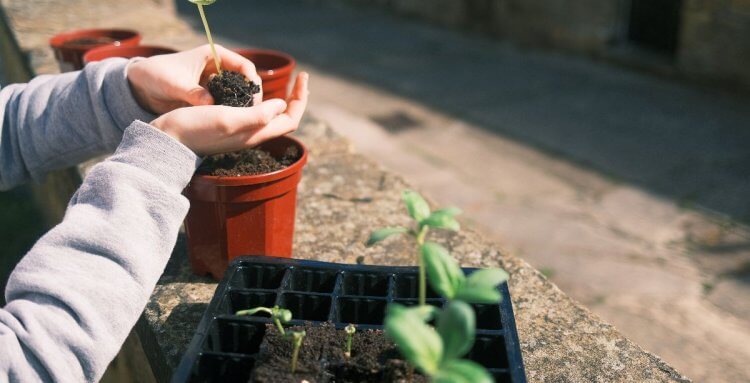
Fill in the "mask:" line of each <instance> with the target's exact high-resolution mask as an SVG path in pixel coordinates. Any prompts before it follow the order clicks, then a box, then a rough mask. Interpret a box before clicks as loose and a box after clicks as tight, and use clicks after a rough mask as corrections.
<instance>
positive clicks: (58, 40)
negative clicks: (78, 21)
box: [49, 28, 141, 50]
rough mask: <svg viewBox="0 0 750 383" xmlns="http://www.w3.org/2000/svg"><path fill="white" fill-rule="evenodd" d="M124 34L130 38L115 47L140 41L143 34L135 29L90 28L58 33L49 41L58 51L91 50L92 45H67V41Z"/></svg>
mask: <svg viewBox="0 0 750 383" xmlns="http://www.w3.org/2000/svg"><path fill="white" fill-rule="evenodd" d="M112 32H114V33H123V34H128V35H130V36H128V37H125V38H122V39H120V40H119V42H120V44H111V45H114V46H120V45H122V42H123V41H131V40H133V39H140V38H141V34H140V33H139V32H138V31H136V30H133V29H125V28H88V29H75V30H72V31H66V32H61V33H58V34H56V35H54V36H52V37H51V38H50V39H49V45H50V46H51V47H53V48H56V49H63V48H66V49H71V50H89V49H92V47H91V45H75V44H73V45H65V42H66V41H70V40H71V39H73V38H77V37H81V36H86V35H92V34H97V35H101V34H107V33H112Z"/></svg>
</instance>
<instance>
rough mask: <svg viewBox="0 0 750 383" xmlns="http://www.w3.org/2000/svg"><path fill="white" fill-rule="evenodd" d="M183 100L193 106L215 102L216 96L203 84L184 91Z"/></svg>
mask: <svg viewBox="0 0 750 383" xmlns="http://www.w3.org/2000/svg"><path fill="white" fill-rule="evenodd" d="M183 101H185V102H187V103H188V104H190V105H193V106H200V105H213V104H214V98H213V97H212V96H211V93H209V92H208V90H206V88H204V87H202V86H196V87H193V88H192V89H188V90H187V91H186V92H185V93H184V98H183Z"/></svg>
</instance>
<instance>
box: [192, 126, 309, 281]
mask: <svg viewBox="0 0 750 383" xmlns="http://www.w3.org/2000/svg"><path fill="white" fill-rule="evenodd" d="M291 145H294V146H297V147H298V149H299V150H300V153H301V156H300V159H299V160H297V162H295V163H293V164H292V165H290V166H289V167H287V168H284V169H282V170H279V171H276V172H272V173H266V174H260V175H254V176H240V177H218V176H206V175H200V174H196V175H195V176H193V179H192V180H191V181H190V184H188V186H187V188H186V189H185V191H184V194H185V196H187V198H188V199H189V200H190V210H189V211H188V214H187V218H186V219H185V228H186V231H187V239H188V253H189V255H190V265H191V267H192V269H193V272H194V273H196V274H198V275H207V274H210V275H212V276H213V277H214V278H216V279H221V277H222V276H223V275H224V271H225V270H226V269H227V266H228V265H229V262H230V260H232V259H233V258H236V257H238V256H240V255H269V256H276V257H285V258H289V257H291V255H292V238H293V234H294V216H295V210H296V205H297V184H298V183H299V181H300V179H301V178H302V168H303V167H304V166H305V164H306V163H307V148H306V147H305V145H303V144H302V142H300V141H299V140H297V139H295V138H293V137H288V136H283V137H279V138H276V139H273V140H271V141H268V142H265V143H263V144H261V145H260V148H261V149H264V150H267V151H269V152H270V153H271V155H272V156H274V157H277V158H278V157H281V156H282V155H283V153H284V151H285V149H286V148H287V147H289V146H291Z"/></svg>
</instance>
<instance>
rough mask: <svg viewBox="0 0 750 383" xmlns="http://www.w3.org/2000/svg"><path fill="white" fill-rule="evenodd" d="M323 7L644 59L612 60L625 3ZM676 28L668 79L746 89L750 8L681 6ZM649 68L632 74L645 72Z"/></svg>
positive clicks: (734, 0) (391, 1)
mask: <svg viewBox="0 0 750 383" xmlns="http://www.w3.org/2000/svg"><path fill="white" fill-rule="evenodd" d="M317 1H322V2H325V1H326V0H317ZM327 1H334V2H339V3H348V4H355V5H363V6H364V5H366V6H375V7H379V8H384V9H387V10H389V11H391V12H393V13H395V14H398V15H402V16H407V17H413V18H417V19H420V20H425V21H428V22H431V23H434V24H437V25H442V26H445V27H450V28H457V29H462V30H471V31H479V32H482V33H485V34H487V35H491V36H494V37H497V38H501V39H507V40H510V41H513V42H516V43H520V44H523V45H531V46H541V47H553V48H559V49H563V50H568V51H573V52H578V53H585V54H593V55H597V56H602V57H606V58H610V59H613V60H623V61H625V62H627V63H628V64H633V63H634V60H640V59H642V58H643V57H649V55H635V56H628V57H625V56H622V55H621V54H619V53H618V52H621V51H618V50H617V48H618V47H620V46H622V44H621V43H623V42H625V40H626V31H627V24H628V17H629V6H630V0H327ZM681 20H682V25H681V29H680V39H679V42H678V48H677V52H676V55H675V57H674V59H669V60H668V62H669V64H668V65H669V68H670V71H672V72H674V73H675V74H679V75H684V76H687V77H690V78H696V79H702V80H710V81H713V82H721V83H723V84H729V85H733V86H736V85H739V86H740V87H743V88H746V89H750V0H683V8H682V18H681ZM640 64H645V65H640ZM649 64H650V63H649V62H644V63H639V65H635V66H637V67H644V68H648V67H649ZM658 64H659V65H661V64H663V62H662V61H659V62H658ZM655 65H656V64H655ZM652 69H659V68H656V67H654V68H652ZM659 71H660V72H663V70H659Z"/></svg>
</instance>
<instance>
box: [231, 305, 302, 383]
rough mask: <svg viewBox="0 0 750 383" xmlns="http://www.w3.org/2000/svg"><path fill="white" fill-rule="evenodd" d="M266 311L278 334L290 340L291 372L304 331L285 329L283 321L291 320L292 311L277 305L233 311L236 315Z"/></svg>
mask: <svg viewBox="0 0 750 383" xmlns="http://www.w3.org/2000/svg"><path fill="white" fill-rule="evenodd" d="M260 312H263V313H267V314H269V315H271V319H272V320H273V323H274V324H275V325H276V329H278V330H279V334H281V335H282V336H284V337H286V338H287V339H289V340H290V341H291V342H292V363H291V368H290V370H291V371H292V373H294V371H295V370H296V369H297V358H298V356H299V349H300V348H301V347H302V341H303V340H304V339H305V335H306V333H305V331H304V330H301V331H291V330H290V331H288V332H287V331H286V330H285V329H284V326H283V323H289V322H290V321H291V320H292V312H291V311H289V310H287V309H282V308H281V307H279V306H273V307H254V308H251V309H247V310H240V311H237V312H236V313H235V315H237V316H244V315H254V314H257V313H260Z"/></svg>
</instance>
